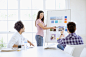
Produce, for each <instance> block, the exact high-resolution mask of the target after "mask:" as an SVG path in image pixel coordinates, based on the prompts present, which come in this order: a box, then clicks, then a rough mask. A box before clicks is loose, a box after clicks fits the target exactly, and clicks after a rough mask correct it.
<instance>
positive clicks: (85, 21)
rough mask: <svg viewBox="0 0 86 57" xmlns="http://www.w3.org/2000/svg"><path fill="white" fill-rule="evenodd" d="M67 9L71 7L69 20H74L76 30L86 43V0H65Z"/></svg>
mask: <svg viewBox="0 0 86 57" xmlns="http://www.w3.org/2000/svg"><path fill="white" fill-rule="evenodd" d="M66 1H67V2H66V3H67V5H66V8H67V9H71V20H72V21H74V22H76V25H77V31H76V33H77V34H78V35H80V36H81V37H82V38H83V40H84V43H85V44H86V0H66Z"/></svg>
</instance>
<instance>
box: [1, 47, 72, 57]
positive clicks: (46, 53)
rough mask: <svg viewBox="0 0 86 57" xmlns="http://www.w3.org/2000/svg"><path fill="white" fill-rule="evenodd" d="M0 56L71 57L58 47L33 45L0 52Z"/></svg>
mask: <svg viewBox="0 0 86 57" xmlns="http://www.w3.org/2000/svg"><path fill="white" fill-rule="evenodd" d="M0 57H73V56H71V55H69V54H67V53H66V52H64V51H62V50H59V49H44V48H43V47H33V48H29V49H27V50H21V51H13V52H0Z"/></svg>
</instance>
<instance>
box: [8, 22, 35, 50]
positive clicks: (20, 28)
mask: <svg viewBox="0 0 86 57" xmlns="http://www.w3.org/2000/svg"><path fill="white" fill-rule="evenodd" d="M14 28H15V29H16V30H17V32H16V33H15V34H14V35H13V36H12V38H11V40H10V41H9V43H8V45H7V47H8V48H14V47H18V48H19V47H22V46H24V45H23V41H27V42H28V43H29V44H30V46H31V45H32V46H34V45H33V44H32V43H31V42H30V41H29V40H27V39H25V38H24V37H23V36H22V33H23V32H24V30H25V28H24V25H23V23H22V22H21V21H18V22H16V23H15V26H14Z"/></svg>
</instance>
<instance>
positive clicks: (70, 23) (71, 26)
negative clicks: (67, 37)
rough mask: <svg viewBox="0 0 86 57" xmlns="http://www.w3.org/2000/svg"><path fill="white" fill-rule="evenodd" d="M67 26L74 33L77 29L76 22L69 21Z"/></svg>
mask: <svg viewBox="0 0 86 57" xmlns="http://www.w3.org/2000/svg"><path fill="white" fill-rule="evenodd" d="M67 28H68V30H69V32H70V33H74V32H75V29H76V24H75V23H74V22H68V24H67Z"/></svg>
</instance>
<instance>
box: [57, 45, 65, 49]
mask: <svg viewBox="0 0 86 57" xmlns="http://www.w3.org/2000/svg"><path fill="white" fill-rule="evenodd" d="M57 48H59V49H61V50H64V48H65V47H63V46H62V45H60V44H58V45H57Z"/></svg>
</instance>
